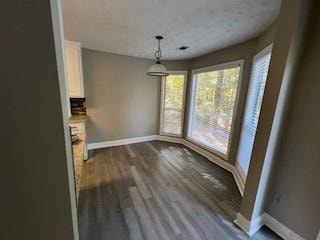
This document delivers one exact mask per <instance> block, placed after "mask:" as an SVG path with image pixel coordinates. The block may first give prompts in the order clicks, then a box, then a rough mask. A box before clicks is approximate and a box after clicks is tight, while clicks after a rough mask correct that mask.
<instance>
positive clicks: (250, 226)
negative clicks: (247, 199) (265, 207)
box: [234, 213, 264, 236]
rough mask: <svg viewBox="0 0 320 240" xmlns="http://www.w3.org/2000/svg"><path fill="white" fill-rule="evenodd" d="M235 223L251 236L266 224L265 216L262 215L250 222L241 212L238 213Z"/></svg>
mask: <svg viewBox="0 0 320 240" xmlns="http://www.w3.org/2000/svg"><path fill="white" fill-rule="evenodd" d="M234 223H235V224H236V225H237V226H239V227H240V228H241V229H242V230H243V231H244V232H246V233H247V234H248V235H249V236H252V235H253V234H255V233H256V232H258V231H259V230H260V228H261V227H262V226H263V225H264V221H263V216H260V217H258V218H256V219H255V220H253V221H251V222H250V221H249V220H248V219H246V218H245V217H244V216H242V215H241V214H240V213H238V214H237V218H236V219H235V220H234Z"/></svg>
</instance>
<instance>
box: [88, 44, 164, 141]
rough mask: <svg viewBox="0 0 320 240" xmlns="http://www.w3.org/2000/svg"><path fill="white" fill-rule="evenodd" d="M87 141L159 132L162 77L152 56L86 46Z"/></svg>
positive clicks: (108, 139)
mask: <svg viewBox="0 0 320 240" xmlns="http://www.w3.org/2000/svg"><path fill="white" fill-rule="evenodd" d="M82 58H83V74H84V88H85V95H86V104H87V114H88V120H87V123H86V128H87V139H88V143H94V142H101V141H110V140H117V139H124V138H132V137H141V136H148V135H154V134H157V133H158V119H159V108H158V104H159V103H158V94H159V78H155V77H149V76H147V75H146V72H147V71H148V69H149V67H150V65H151V64H152V63H153V61H152V60H146V59H141V58H134V57H128V56H123V55H117V54H111V53H104V52H99V51H94V50H89V49H83V51H82Z"/></svg>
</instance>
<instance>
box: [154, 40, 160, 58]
mask: <svg viewBox="0 0 320 240" xmlns="http://www.w3.org/2000/svg"><path fill="white" fill-rule="evenodd" d="M160 40H161V39H158V50H157V51H156V52H155V54H154V55H155V57H156V59H157V63H160V58H161V48H160Z"/></svg>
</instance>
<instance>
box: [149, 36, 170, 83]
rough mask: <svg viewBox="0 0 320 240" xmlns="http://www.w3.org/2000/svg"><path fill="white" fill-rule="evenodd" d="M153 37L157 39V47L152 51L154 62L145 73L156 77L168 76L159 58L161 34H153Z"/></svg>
mask: <svg viewBox="0 0 320 240" xmlns="http://www.w3.org/2000/svg"><path fill="white" fill-rule="evenodd" d="M155 39H156V40H157V41H158V49H157V51H156V52H155V53H154V56H155V59H156V62H155V64H153V65H152V66H151V67H150V68H149V71H148V72H147V75H149V76H157V77H165V76H168V75H169V73H168V70H167V69H166V67H165V66H163V65H162V64H161V63H160V58H161V48H160V41H161V40H163V36H161V35H158V36H155Z"/></svg>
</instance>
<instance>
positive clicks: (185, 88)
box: [159, 71, 188, 138]
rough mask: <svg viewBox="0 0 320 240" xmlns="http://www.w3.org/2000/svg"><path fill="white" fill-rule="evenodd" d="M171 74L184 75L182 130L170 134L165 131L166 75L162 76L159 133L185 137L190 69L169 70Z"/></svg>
mask: <svg viewBox="0 0 320 240" xmlns="http://www.w3.org/2000/svg"><path fill="white" fill-rule="evenodd" d="M169 75H184V85H183V100H182V113H181V132H180V134H170V133H165V132H164V131H163V117H164V116H163V111H164V99H165V77H162V78H161V98H160V124H159V125H160V126H159V134H160V135H162V136H170V137H180V138H182V137H183V132H184V117H185V107H186V92H187V81H188V71H169Z"/></svg>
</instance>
